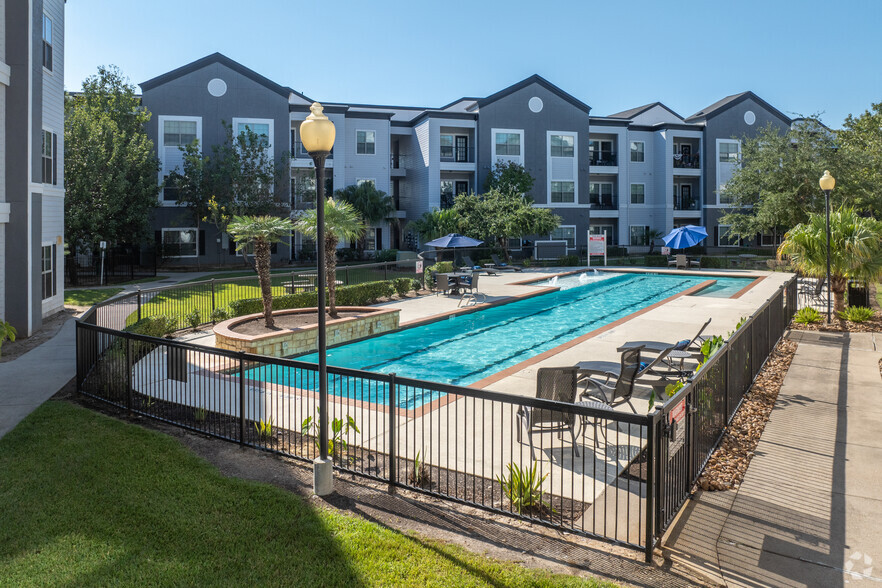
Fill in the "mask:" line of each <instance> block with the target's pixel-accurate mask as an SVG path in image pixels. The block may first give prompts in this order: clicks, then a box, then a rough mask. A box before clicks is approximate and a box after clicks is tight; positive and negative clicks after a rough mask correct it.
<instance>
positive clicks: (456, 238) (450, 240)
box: [425, 233, 483, 257]
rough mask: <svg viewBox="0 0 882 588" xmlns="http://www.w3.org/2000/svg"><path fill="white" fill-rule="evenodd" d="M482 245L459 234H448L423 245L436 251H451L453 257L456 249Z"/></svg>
mask: <svg viewBox="0 0 882 588" xmlns="http://www.w3.org/2000/svg"><path fill="white" fill-rule="evenodd" d="M482 243H483V241H478V240H477V239H472V238H471V237H466V236H465V235H460V234H459V233H450V234H448V235H444V236H443V237H438V238H437V239H434V240H432V241H429V242H428V243H425V245H427V246H429V247H435V248H436V249H453V250H454V252H453V255H454V257H455V256H456V248H457V247H477V246H478V245H481V244H482Z"/></svg>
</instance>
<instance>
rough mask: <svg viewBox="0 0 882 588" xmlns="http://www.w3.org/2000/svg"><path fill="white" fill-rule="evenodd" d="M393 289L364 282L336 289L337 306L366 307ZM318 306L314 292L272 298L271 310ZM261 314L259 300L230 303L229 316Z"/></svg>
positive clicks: (261, 305)
mask: <svg viewBox="0 0 882 588" xmlns="http://www.w3.org/2000/svg"><path fill="white" fill-rule="evenodd" d="M394 292H395V288H394V287H393V286H392V282H365V283H363V284H355V285H352V286H340V287H338V288H337V305H338V306H367V305H370V304H373V303H375V302H376V301H377V300H379V299H380V298H387V297H389V296H392V294H393V293H394ZM317 304H318V295H317V294H316V293H315V292H298V293H296V294H286V295H285V296H273V310H285V309H288V308H309V307H313V306H316V305H317ZM261 312H263V301H262V300H261V299H260V298H242V299H241V300H234V301H232V302H230V313H231V316H243V315H246V314H257V313H261Z"/></svg>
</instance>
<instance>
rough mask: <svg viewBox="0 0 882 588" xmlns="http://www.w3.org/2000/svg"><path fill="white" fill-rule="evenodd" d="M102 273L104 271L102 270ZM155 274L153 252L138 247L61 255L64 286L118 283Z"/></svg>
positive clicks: (154, 252)
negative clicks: (62, 256) (102, 252)
mask: <svg viewBox="0 0 882 588" xmlns="http://www.w3.org/2000/svg"><path fill="white" fill-rule="evenodd" d="M102 272H103V273H102ZM155 276H156V251H155V250H153V249H141V248H138V247H122V248H116V249H110V250H108V251H107V252H105V254H104V259H103V269H102V258H101V253H95V254H83V253H79V254H70V255H67V256H65V258H64V285H65V286H72V287H81V286H100V285H103V284H119V283H122V282H131V281H134V280H139V279H143V278H152V277H155Z"/></svg>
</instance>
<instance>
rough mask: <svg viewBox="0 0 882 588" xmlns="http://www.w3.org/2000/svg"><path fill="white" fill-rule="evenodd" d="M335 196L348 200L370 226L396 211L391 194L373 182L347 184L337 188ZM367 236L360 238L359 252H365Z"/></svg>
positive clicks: (340, 199)
mask: <svg viewBox="0 0 882 588" xmlns="http://www.w3.org/2000/svg"><path fill="white" fill-rule="evenodd" d="M334 196H335V197H336V199H337V200H338V201H343V202H348V203H349V204H351V205H352V206H353V207H354V208H355V210H357V211H358V213H359V214H360V215H361V218H362V220H363V221H364V223H365V224H366V225H368V226H370V225H373V224H376V223H378V222H380V221H384V220H386V219H387V218H389V217H390V216H391V215H392V213H394V212H395V203H394V202H393V201H392V197H391V196H387V195H386V193H385V192H383V191H381V190H377V188H376V186H374V184H373V183H372V182H362V184H361V185H360V186H359V185H355V184H353V185H351V186H346V187H345V188H343V189H342V190H337V191H336V192H335V193H334ZM364 246H365V238H364V236H362V237H361V238H360V239H359V240H358V250H359V254H362V253H363V252H364Z"/></svg>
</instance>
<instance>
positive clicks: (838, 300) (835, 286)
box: [830, 276, 848, 315]
mask: <svg viewBox="0 0 882 588" xmlns="http://www.w3.org/2000/svg"><path fill="white" fill-rule="evenodd" d="M847 287H848V278H844V277H841V276H832V277H831V278H830V289H831V290H833V311H834V312H835V313H836V314H837V315H838V314H839V313H840V312H842V311H843V310H845V289H846V288H847Z"/></svg>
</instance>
